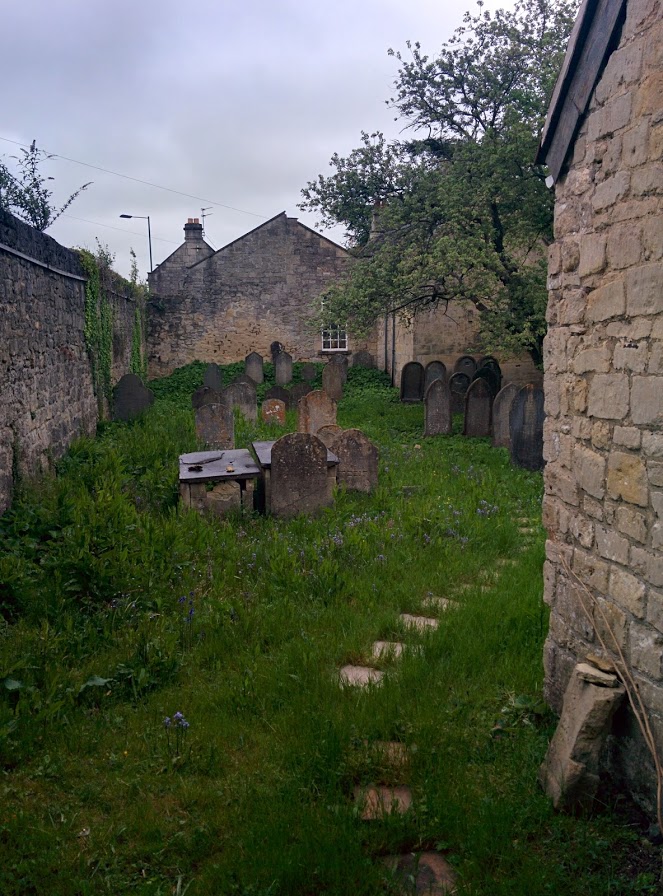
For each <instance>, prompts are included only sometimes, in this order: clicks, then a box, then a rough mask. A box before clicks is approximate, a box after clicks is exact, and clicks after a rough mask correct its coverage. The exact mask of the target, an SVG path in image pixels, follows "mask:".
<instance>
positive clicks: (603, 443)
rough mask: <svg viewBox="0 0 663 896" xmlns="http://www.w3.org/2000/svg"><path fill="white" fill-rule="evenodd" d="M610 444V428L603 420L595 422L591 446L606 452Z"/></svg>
mask: <svg viewBox="0 0 663 896" xmlns="http://www.w3.org/2000/svg"><path fill="white" fill-rule="evenodd" d="M611 444H612V426H611V425H610V424H609V423H606V422H605V421H604V420H597V422H596V423H594V425H593V426H592V445H593V446H594V448H598V449H603V450H607V449H608V448H609V447H610V445H611Z"/></svg>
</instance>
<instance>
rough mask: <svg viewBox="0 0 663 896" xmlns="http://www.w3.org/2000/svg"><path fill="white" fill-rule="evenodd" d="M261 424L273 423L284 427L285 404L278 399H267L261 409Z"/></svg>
mask: <svg viewBox="0 0 663 896" xmlns="http://www.w3.org/2000/svg"><path fill="white" fill-rule="evenodd" d="M261 413H262V419H263V423H274V424H276V425H277V426H285V402H283V401H279V400H278V398H267V399H265V401H263V403H262V407H261Z"/></svg>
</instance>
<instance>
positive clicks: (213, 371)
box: [203, 364, 223, 392]
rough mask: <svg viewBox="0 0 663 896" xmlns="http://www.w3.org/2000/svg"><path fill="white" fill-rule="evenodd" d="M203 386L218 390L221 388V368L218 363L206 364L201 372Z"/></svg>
mask: <svg viewBox="0 0 663 896" xmlns="http://www.w3.org/2000/svg"><path fill="white" fill-rule="evenodd" d="M203 386H207V388H208V389H212V390H213V391H214V392H220V391H221V390H222V389H223V370H222V369H221V367H219V365H218V364H208V365H207V367H206V368H205V373H204V374H203Z"/></svg>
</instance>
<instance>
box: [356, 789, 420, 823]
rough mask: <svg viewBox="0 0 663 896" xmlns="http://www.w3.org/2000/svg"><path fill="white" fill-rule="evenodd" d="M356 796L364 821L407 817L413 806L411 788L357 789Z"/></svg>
mask: <svg viewBox="0 0 663 896" xmlns="http://www.w3.org/2000/svg"><path fill="white" fill-rule="evenodd" d="M354 794H355V802H356V803H357V805H358V806H361V818H362V821H376V820H379V819H381V818H385V817H386V816H387V815H405V813H406V812H407V811H408V810H409V809H410V808H411V806H412V791H411V790H410V788H409V787H355V791H354Z"/></svg>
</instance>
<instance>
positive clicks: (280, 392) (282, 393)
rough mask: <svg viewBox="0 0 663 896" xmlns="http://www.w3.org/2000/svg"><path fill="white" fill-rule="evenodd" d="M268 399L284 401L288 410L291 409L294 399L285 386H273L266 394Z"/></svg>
mask: <svg viewBox="0 0 663 896" xmlns="http://www.w3.org/2000/svg"><path fill="white" fill-rule="evenodd" d="M267 398H278V400H279V401H282V402H283V403H284V404H285V406H286V408H288V409H289V408H290V407H291V403H292V398H291V396H290V393H289V392H288V390H287V389H284V388H283V386H272V387H271V388H270V389H268V390H267V391H266V392H265V399H267Z"/></svg>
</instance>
